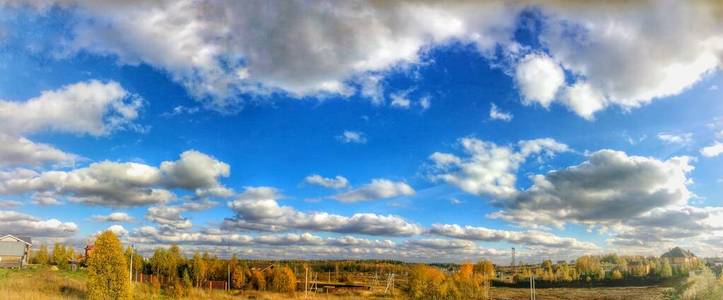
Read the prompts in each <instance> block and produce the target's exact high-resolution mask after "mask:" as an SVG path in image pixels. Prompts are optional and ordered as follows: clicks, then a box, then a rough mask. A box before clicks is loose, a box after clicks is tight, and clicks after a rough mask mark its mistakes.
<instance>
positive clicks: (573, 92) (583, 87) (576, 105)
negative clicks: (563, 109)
mask: <svg viewBox="0 0 723 300" xmlns="http://www.w3.org/2000/svg"><path fill="white" fill-rule="evenodd" d="M562 103H564V104H565V105H566V106H567V107H568V108H569V109H571V110H572V111H574V112H575V113H577V114H578V115H579V116H581V117H583V118H585V119H587V120H593V119H594V118H595V116H594V115H595V112H597V111H599V110H601V109H603V108H605V106H606V100H605V98H604V97H603V95H602V94H601V93H600V92H599V91H597V90H595V89H594V88H593V87H592V86H591V85H590V84H588V83H586V82H582V81H580V82H577V83H575V84H573V85H572V86H569V87H566V88H565V89H564V93H563V95H562Z"/></svg>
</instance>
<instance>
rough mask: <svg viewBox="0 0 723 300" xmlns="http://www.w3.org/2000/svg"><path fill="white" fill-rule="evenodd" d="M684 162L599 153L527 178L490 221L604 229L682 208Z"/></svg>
mask: <svg viewBox="0 0 723 300" xmlns="http://www.w3.org/2000/svg"><path fill="white" fill-rule="evenodd" d="M690 160H691V159H690V158H689V157H673V158H670V159H668V160H665V161H661V160H657V159H654V158H650V157H642V156H628V155H627V154H625V153H623V152H619V151H612V150H600V151H597V152H594V153H592V154H590V156H589V157H588V160H587V161H585V162H583V163H581V164H579V165H577V166H571V167H567V168H564V169H561V170H556V171H551V172H549V173H547V174H546V175H535V176H533V177H531V179H532V182H533V185H532V186H531V187H530V188H528V189H527V190H525V191H522V192H520V193H519V194H517V195H515V196H514V197H510V198H507V199H506V200H505V201H502V202H500V204H501V205H503V207H504V210H502V211H500V212H498V213H496V214H494V216H495V217H501V218H503V219H506V220H508V221H514V222H517V223H521V224H524V225H529V226H535V225H545V224H551V225H556V226H562V225H563V224H564V223H565V222H578V223H583V224H589V225H595V224H603V225H609V224H615V223H619V222H620V221H622V220H627V219H630V218H634V217H637V216H640V215H641V214H643V213H645V212H648V211H650V210H651V209H654V208H657V207H666V206H679V205H684V204H686V203H687V200H688V199H689V198H690V196H691V195H692V194H691V192H690V191H688V188H687V186H686V185H687V184H688V183H689V179H688V177H687V174H688V173H689V172H690V171H691V170H693V167H692V166H691V165H690Z"/></svg>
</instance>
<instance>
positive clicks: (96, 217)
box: [91, 212, 133, 223]
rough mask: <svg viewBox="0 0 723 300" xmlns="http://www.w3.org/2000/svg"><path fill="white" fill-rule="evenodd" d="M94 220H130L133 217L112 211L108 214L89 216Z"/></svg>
mask: <svg viewBox="0 0 723 300" xmlns="http://www.w3.org/2000/svg"><path fill="white" fill-rule="evenodd" d="M91 219H93V220H94V221H96V222H118V223H120V222H131V221H133V217H131V216H129V215H128V214H127V213H124V212H114V213H111V214H109V215H94V216H92V217H91Z"/></svg>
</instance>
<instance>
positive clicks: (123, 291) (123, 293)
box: [88, 231, 131, 300]
mask: <svg viewBox="0 0 723 300" xmlns="http://www.w3.org/2000/svg"><path fill="white" fill-rule="evenodd" d="M128 276H129V274H128V269H126V258H125V256H124V255H123V247H122V246H121V243H120V241H119V240H118V238H117V237H116V236H115V234H113V232H111V231H105V232H103V233H101V234H100V235H98V238H97V239H96V240H95V246H94V248H93V254H92V255H90V257H89V258H88V299H99V300H100V299H119V300H122V299H130V297H131V294H130V282H129V277H128Z"/></svg>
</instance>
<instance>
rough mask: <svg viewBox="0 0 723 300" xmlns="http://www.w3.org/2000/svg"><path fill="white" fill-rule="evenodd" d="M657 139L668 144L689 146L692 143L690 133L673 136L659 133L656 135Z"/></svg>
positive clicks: (672, 134)
mask: <svg viewBox="0 0 723 300" xmlns="http://www.w3.org/2000/svg"><path fill="white" fill-rule="evenodd" d="M658 139H659V140H661V141H663V142H666V143H669V144H689V143H690V142H692V141H693V134H692V133H681V134H674V133H667V132H661V133H658Z"/></svg>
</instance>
